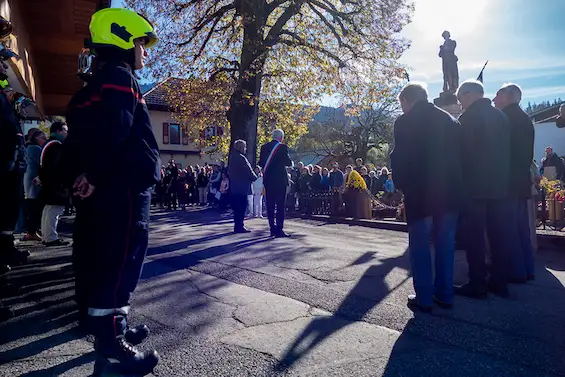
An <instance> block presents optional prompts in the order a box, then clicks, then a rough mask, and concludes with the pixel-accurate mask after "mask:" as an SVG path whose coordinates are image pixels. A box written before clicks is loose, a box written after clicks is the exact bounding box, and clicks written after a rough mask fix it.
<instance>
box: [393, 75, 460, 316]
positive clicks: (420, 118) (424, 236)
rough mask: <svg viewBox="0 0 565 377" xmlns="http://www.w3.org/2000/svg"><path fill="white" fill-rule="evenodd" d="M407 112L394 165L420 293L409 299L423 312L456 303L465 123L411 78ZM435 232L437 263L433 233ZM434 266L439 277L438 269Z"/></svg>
mask: <svg viewBox="0 0 565 377" xmlns="http://www.w3.org/2000/svg"><path fill="white" fill-rule="evenodd" d="M399 101H400V105H401V107H402V111H403V113H404V114H403V115H401V116H400V117H399V118H398V119H397V120H396V122H395V124H394V142H395V147H394V151H393V152H392V154H391V161H392V167H393V169H394V173H395V177H396V178H395V179H396V182H397V185H398V187H399V188H400V189H401V190H402V191H403V192H404V201H405V205H406V219H407V223H408V242H409V249H410V264H411V267H412V276H413V277H414V290H415V291H416V295H415V296H409V297H408V305H409V306H412V307H416V308H419V309H420V310H422V311H424V312H429V311H431V310H432V304H433V302H434V301H435V302H436V303H437V304H438V305H439V306H441V307H445V308H449V307H451V306H452V305H453V263H454V254H455V229H456V225H457V217H458V211H459V209H460V203H459V198H460V196H461V191H462V189H463V182H462V171H461V161H460V159H459V151H460V148H461V135H460V133H461V126H460V125H459V123H458V122H457V121H456V120H454V119H453V118H452V117H451V116H450V115H449V114H447V113H446V112H445V111H443V110H441V109H439V108H438V107H436V106H434V105H433V104H431V103H429V102H428V93H427V91H426V89H425V88H424V87H423V86H422V85H419V84H408V85H407V86H405V87H404V88H403V89H402V91H401V93H400V96H399ZM432 235H433V236H434V249H435V268H434V267H433V266H432V258H431V250H430V237H431V236H432ZM434 270H435V277H433V271H434Z"/></svg>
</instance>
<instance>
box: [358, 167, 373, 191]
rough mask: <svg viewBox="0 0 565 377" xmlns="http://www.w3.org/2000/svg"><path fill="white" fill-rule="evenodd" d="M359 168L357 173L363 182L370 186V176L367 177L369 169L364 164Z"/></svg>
mask: <svg viewBox="0 0 565 377" xmlns="http://www.w3.org/2000/svg"><path fill="white" fill-rule="evenodd" d="M360 170H361V171H359V172H358V173H359V174H361V177H362V178H363V180H364V181H365V184H366V185H367V187H371V177H369V169H367V167H366V166H362V167H361V169H360Z"/></svg>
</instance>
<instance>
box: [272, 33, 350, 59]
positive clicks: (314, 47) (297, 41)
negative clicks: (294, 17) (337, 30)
mask: <svg viewBox="0 0 565 377" xmlns="http://www.w3.org/2000/svg"><path fill="white" fill-rule="evenodd" d="M280 34H281V35H288V36H289V37H292V38H293V40H288V39H279V42H280V43H282V44H285V45H287V46H290V47H297V46H302V47H306V48H309V49H311V50H314V51H318V52H320V53H322V54H324V55H326V56H327V57H328V58H330V59H332V60H334V61H335V62H336V63H337V64H338V65H339V68H344V67H345V66H346V64H345V61H343V60H342V59H341V58H340V57H339V56H337V55H336V54H334V53H333V52H331V51H328V50H326V49H324V48H322V47H320V46H317V45H315V44H312V43H310V42H307V41H306V40H305V39H304V38H301V37H299V36H298V35H297V34H296V33H293V32H291V31H288V30H282V31H281V33H280Z"/></svg>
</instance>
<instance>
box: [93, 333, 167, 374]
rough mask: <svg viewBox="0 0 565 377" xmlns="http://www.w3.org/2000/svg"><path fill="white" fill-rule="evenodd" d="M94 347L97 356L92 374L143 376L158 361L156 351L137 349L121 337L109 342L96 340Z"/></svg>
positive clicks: (149, 371)
mask: <svg viewBox="0 0 565 377" xmlns="http://www.w3.org/2000/svg"><path fill="white" fill-rule="evenodd" d="M95 349H96V353H97V355H98V356H97V358H96V362H95V364H94V373H93V376H107V375H110V376H113V375H117V376H124V375H125V376H145V375H147V374H149V373H151V372H153V369H154V368H155V366H156V365H157V363H158V362H159V354H158V353H157V351H155V350H152V351H139V350H138V349H137V348H135V347H134V346H133V345H131V344H129V343H128V342H127V341H126V340H125V339H124V338H123V337H118V338H117V339H115V340H114V341H112V342H110V343H102V342H99V341H98V340H97V342H96V345H95Z"/></svg>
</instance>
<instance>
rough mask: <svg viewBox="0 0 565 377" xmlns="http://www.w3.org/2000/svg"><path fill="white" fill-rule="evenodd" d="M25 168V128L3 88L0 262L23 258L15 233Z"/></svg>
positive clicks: (0, 113)
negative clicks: (15, 240) (23, 131)
mask: <svg viewBox="0 0 565 377" xmlns="http://www.w3.org/2000/svg"><path fill="white" fill-rule="evenodd" d="M25 169H26V163H25V146H24V137H23V133H22V128H21V126H20V123H19V122H18V121H17V120H16V116H15V114H14V109H13V107H12V104H11V103H10V101H9V100H8V98H7V96H6V93H5V92H4V91H0V184H1V186H2V190H1V194H0V265H9V264H13V263H19V262H21V261H22V260H21V258H18V255H19V254H20V253H18V252H17V250H16V249H15V247H14V236H13V233H14V227H15V226H16V222H17V221H18V216H19V213H20V204H21V203H20V202H21V191H22V184H23V181H22V179H23V173H24V172H25ZM18 259H20V260H18Z"/></svg>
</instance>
